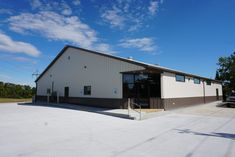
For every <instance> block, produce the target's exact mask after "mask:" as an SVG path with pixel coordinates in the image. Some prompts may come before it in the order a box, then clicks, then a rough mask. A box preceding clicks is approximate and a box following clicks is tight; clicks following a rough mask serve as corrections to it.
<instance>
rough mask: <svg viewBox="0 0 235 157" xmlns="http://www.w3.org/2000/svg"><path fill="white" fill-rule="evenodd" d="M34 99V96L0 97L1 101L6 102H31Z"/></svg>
mask: <svg viewBox="0 0 235 157" xmlns="http://www.w3.org/2000/svg"><path fill="white" fill-rule="evenodd" d="M29 101H32V98H20V99H16V98H0V103H6V102H29Z"/></svg>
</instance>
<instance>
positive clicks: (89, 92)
mask: <svg viewBox="0 0 235 157" xmlns="http://www.w3.org/2000/svg"><path fill="white" fill-rule="evenodd" d="M87 87H89V88H90V90H89V91H86V88H87ZM83 95H91V86H84V87H83Z"/></svg>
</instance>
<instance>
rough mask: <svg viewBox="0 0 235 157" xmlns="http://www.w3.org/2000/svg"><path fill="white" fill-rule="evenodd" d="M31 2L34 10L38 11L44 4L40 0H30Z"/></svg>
mask: <svg viewBox="0 0 235 157" xmlns="http://www.w3.org/2000/svg"><path fill="white" fill-rule="evenodd" d="M29 2H30V5H31V6H32V8H33V9H37V8H39V7H41V6H42V2H41V1H40V0H30V1H29Z"/></svg>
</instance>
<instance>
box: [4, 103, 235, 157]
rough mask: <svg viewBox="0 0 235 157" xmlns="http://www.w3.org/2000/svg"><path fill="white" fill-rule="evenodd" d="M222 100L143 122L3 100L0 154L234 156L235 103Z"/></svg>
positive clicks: (10, 156)
mask: <svg viewBox="0 0 235 157" xmlns="http://www.w3.org/2000/svg"><path fill="white" fill-rule="evenodd" d="M218 103H219V102H215V103H210V104H206V105H199V106H195V107H190V108H184V109H178V110H174V111H167V112H161V113H159V114H158V115H156V116H155V117H154V118H149V119H145V120H142V121H136V120H128V119H122V118H117V117H113V116H108V115H103V114H98V113H93V112H86V111H78V110H72V109H63V108H56V107H46V106H32V105H18V104H17V103H8V104H7V103H5V104H0V156H1V157H16V156H20V157H22V156H23V157H78V156H79V157H84V156H86V157H90V156H98V157H116V156H126V157H130V156H135V157H145V156H146V157H156V156H159V157H172V156H174V157H199V156H200V157H204V156H213V157H221V156H224V157H234V156H235V108H225V107H216V105H217V104H218Z"/></svg>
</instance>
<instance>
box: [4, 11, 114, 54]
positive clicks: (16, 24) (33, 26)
mask: <svg viewBox="0 0 235 157" xmlns="http://www.w3.org/2000/svg"><path fill="white" fill-rule="evenodd" d="M8 22H9V24H10V29H11V30H13V31H15V32H18V33H23V34H27V33H29V34H30V33H32V34H40V35H41V36H43V37H46V38H48V39H50V40H55V41H56V40H60V41H65V42H69V43H72V44H75V45H78V46H81V47H83V48H88V49H93V50H100V51H102V52H106V53H113V51H112V49H111V46H110V45H108V44H106V43H100V42H99V38H98V37H97V35H96V34H97V33H96V31H95V30H93V29H92V28H90V27H89V26H88V25H87V24H85V23H83V22H81V21H80V20H79V18H78V17H77V16H69V17H68V16H64V15H60V14H58V13H55V12H51V11H41V12H39V13H36V14H32V13H22V14H20V15H17V16H12V17H10V18H9V19H8Z"/></svg>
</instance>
